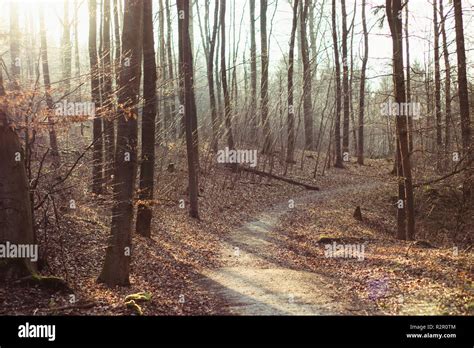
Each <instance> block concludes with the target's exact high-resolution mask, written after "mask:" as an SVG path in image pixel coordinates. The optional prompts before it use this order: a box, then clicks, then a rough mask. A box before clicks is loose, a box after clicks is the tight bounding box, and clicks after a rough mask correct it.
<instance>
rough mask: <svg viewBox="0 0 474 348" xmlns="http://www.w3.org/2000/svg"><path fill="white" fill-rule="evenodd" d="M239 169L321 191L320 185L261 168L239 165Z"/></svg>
mask: <svg viewBox="0 0 474 348" xmlns="http://www.w3.org/2000/svg"><path fill="white" fill-rule="evenodd" d="M238 170H243V171H244V172H249V173H252V174H255V175H260V176H264V177H267V178H272V179H275V180H280V181H284V182H287V183H289V184H292V185H297V186H302V187H304V188H305V189H307V190H314V191H319V187H317V186H313V185H309V184H305V183H304V182H300V181H296V180H293V179H290V178H285V177H283V176H278V175H275V174H270V173H267V172H262V171H261V170H257V169H254V168H250V167H244V166H239V167H238Z"/></svg>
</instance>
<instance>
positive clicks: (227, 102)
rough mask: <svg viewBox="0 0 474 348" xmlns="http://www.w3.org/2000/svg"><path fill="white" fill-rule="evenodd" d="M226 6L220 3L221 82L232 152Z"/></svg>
mask: <svg viewBox="0 0 474 348" xmlns="http://www.w3.org/2000/svg"><path fill="white" fill-rule="evenodd" d="M225 5H226V1H221V2H220V28H221V80H222V92H223V94H224V115H225V116H224V117H225V128H226V135H227V136H226V138H227V146H228V147H229V149H230V150H232V149H234V135H233V134H232V110H231V107H230V94H229V88H228V86H227V69H226V62H225V58H226V54H225V42H226V41H225Z"/></svg>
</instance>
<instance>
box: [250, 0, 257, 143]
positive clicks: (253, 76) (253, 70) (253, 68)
mask: <svg viewBox="0 0 474 348" xmlns="http://www.w3.org/2000/svg"><path fill="white" fill-rule="evenodd" d="M256 110H257V44H256V40H255V0H250V113H251V117H250V139H252V141H253V142H254V143H256V142H257V113H256V112H255V111H256Z"/></svg>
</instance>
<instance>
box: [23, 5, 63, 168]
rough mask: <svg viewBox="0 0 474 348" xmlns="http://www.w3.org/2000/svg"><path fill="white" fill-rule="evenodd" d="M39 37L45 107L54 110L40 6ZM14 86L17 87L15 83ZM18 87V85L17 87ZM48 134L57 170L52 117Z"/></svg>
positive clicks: (59, 161) (56, 143) (42, 15)
mask: <svg viewBox="0 0 474 348" xmlns="http://www.w3.org/2000/svg"><path fill="white" fill-rule="evenodd" d="M40 36H41V61H42V66H43V82H44V90H45V98H46V105H47V106H48V109H49V110H54V103H53V98H52V97H51V80H50V76H49V63H48V44H47V41H46V29H45V27H44V13H43V7H42V6H40ZM15 85H18V84H16V83H15ZM18 86H19V85H18ZM48 126H49V129H48V133H49V146H50V148H51V158H52V163H53V167H55V168H59V166H60V163H61V158H60V155H59V147H58V138H57V136H56V130H55V129H54V119H53V117H52V116H49V117H48Z"/></svg>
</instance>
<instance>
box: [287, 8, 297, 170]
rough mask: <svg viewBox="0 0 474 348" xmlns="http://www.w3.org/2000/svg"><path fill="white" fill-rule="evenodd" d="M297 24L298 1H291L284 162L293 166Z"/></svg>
mask: <svg viewBox="0 0 474 348" xmlns="http://www.w3.org/2000/svg"><path fill="white" fill-rule="evenodd" d="M297 23H298V0H294V1H293V22H292V25H291V36H290V51H289V53H288V144H287V152H286V162H287V163H291V164H294V163H296V162H295V159H294V153H295V107H294V105H293V72H294V61H295V59H294V58H295V35H296V27H297Z"/></svg>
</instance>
